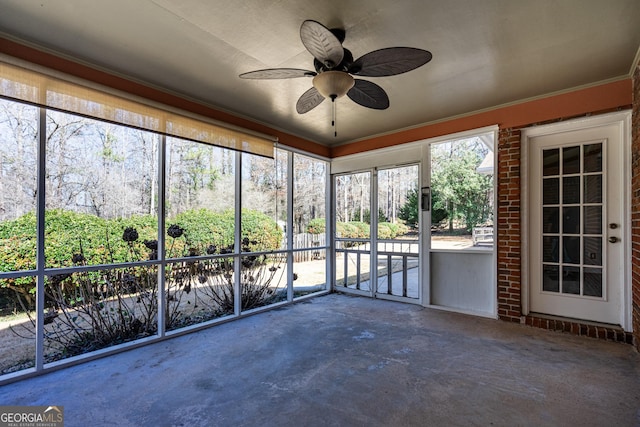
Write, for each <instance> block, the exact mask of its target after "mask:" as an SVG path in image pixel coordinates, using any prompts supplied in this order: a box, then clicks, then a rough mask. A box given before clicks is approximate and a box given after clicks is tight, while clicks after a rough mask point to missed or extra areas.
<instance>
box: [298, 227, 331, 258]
mask: <svg viewBox="0 0 640 427" xmlns="http://www.w3.org/2000/svg"><path fill="white" fill-rule="evenodd" d="M324 246H326V236H325V235H324V234H309V233H300V234H294V235H293V247H294V248H295V249H302V248H309V249H310V250H308V251H296V252H294V253H293V262H305V261H315V260H319V259H325V258H326V257H327V250H326V249H320V248H323V247H324Z"/></svg>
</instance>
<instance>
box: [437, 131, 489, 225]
mask: <svg viewBox="0 0 640 427" xmlns="http://www.w3.org/2000/svg"><path fill="white" fill-rule="evenodd" d="M486 153H487V148H486V147H485V146H484V144H482V143H481V142H479V141H476V140H475V139H474V140H465V141H456V142H449V143H445V144H441V145H439V146H436V147H434V148H432V171H431V188H432V197H433V201H434V203H433V206H434V211H436V210H440V209H442V210H444V211H446V212H447V216H446V218H447V219H448V220H449V231H453V228H454V221H460V222H461V223H462V224H463V226H464V228H465V229H466V230H467V231H471V229H472V228H473V227H475V226H476V225H478V224H481V223H483V222H486V221H487V220H488V219H489V214H490V212H491V209H490V208H489V206H490V196H491V190H492V187H493V184H492V177H491V176H489V175H482V174H479V173H478V172H476V168H477V167H478V165H479V164H480V162H481V161H482V159H483V158H484V155H486Z"/></svg>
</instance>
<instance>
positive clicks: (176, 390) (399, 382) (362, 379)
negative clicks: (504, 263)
mask: <svg viewBox="0 0 640 427" xmlns="http://www.w3.org/2000/svg"><path fill="white" fill-rule="evenodd" d="M639 375H640V355H639V354H638V353H637V352H636V351H635V350H634V349H633V347H632V346H630V345H625V344H619V343H613V342H606V341H601V340H596V339H591V338H586V337H578V336H571V335H567V334H562V333H559V332H551V331H545V330H541V329H534V328H530V327H527V326H524V325H518V324H511V323H506V322H501V321H497V320H491V319H483V318H477V317H469V316H465V315H461V314H456V313H450V312H443V311H439V310H433V309H427V308H422V307H419V306H415V305H411V304H401V303H395V302H389V301H381V300H375V299H370V298H364V297H351V296H345V295H340V294H331V295H328V296H322V297H316V298H312V299H308V300H306V301H304V302H300V303H297V304H293V305H290V306H286V307H284V308H281V309H276V310H272V311H268V312H263V313H261V314H257V315H255V316H250V317H247V318H243V319H239V320H237V321H234V322H228V323H224V324H221V325H218V326H215V327H213V328H210V329H207V330H203V331H200V332H195V333H191V334H188V335H184V336H181V337H177V338H174V339H171V340H168V341H163V342H159V343H155V344H151V345H148V346H145V347H141V348H137V349H132V350H129V351H126V352H124V353H120V354H117V355H114V356H109V357H106V358H103V359H98V360H94V361H89V362H86V363H83V364H80V365H77V366H72V367H68V368H64V369H61V370H59V371H56V372H52V373H49V374H46V375H43V376H40V377H35V378H30V379H25V380H22V381H19V382H16V383H12V384H8V385H5V386H3V387H2V388H0V402H2V404H3V405H47V406H48V405H58V406H62V407H64V416H65V426H68V427H72V426H89V425H118V426H143V425H157V426H170V425H173V426H181V425H182V426H229V425H234V426H253V425H256V426H257V425H259V426H270V425H274V426H275V425H277V426H283V425H295V426H301V425H306V426H315V425H323V426H327V425H336V426H337V425H367V426H373V425H381V426H382V425H384V426H400V425H421V426H424V425H434V426H439V425H464V426H469V425H483V426H488V425H496V426H507V425H508V426H513V425H518V426H529V425H530V426H541V425H545V426H561V425H580V426H601V425H607V426H610V425H615V426H634V425H639V424H640V382H638V377H639Z"/></svg>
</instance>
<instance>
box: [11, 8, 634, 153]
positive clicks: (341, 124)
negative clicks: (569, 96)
mask: <svg viewBox="0 0 640 427" xmlns="http://www.w3.org/2000/svg"><path fill="white" fill-rule="evenodd" d="M0 10H1V13H0V33H2V35H4V36H5V37H8V38H11V39H14V40H17V41H24V42H27V43H30V44H32V45H36V46H40V47H42V48H45V49H48V50H50V51H54V52H58V53H60V54H63V55H65V56H71V57H73V58H77V59H79V60H81V61H83V62H85V63H89V64H94V65H95V66H97V67H100V68H102V69H106V70H109V71H112V72H116V73H118V74H120V75H124V76H128V77H130V78H132V79H135V80H137V81H141V82H145V83H148V84H151V85H153V86H156V87H160V88H164V89H166V90H169V91H170V92H173V93H177V94H181V95H183V96H186V97H188V98H191V99H195V100H199V101H201V102H203V103H205V104H207V105H210V106H213V107H217V108H219V109H222V110H225V111H228V112H231V113H235V114H237V115H240V116H243V117H247V118H250V119H253V120H255V121H258V122H261V123H265V124H267V125H269V126H271V127H274V128H277V129H280V130H282V131H285V132H288V133H291V134H294V135H298V136H300V137H303V138H306V139H309V140H312V141H315V142H318V143H321V144H325V145H333V144H341V143H348V142H350V141H355V140H358V139H362V138H367V137H370V136H373V135H378V134H382V133H389V132H393V131H395V130H399V129H403V128H406V127H411V126H418V125H421V124H425V123H429V122H433V121H438V120H443V119H446V118H448V117H453V116H458V115H462V114H466V113H470V112H472V111H477V110H480V109H486V108H492V107H495V106H498V105H501V104H505V103H511V102H518V101H520V100H524V99H527V98H532V97H538V96H544V95H547V94H551V93H554V92H558V91H563V90H568V89H572V88H576V87H579V86H583V85H590V84H597V83H599V82H605V81H607V80H612V79H620V78H626V77H628V76H629V73H630V70H631V67H632V64H633V61H634V58H635V57H636V53H637V51H638V47H639V46H640V25H638V22H640V1H638V0H615V1H605V0H537V1H530V0H482V1H471V0H448V1H446V2H443V1H440V0H403V1H400V2H389V1H388V0H366V1H339V0H336V1H320V2H319V1H309V0H276V1H257V0H253V1H252V0H236V1H212V0H181V1H179V2H176V1H173V0H136V1H131V0H109V1H104V0H65V1H64V2H54V1H32V0H28V1H25V0H0ZM306 19H313V20H316V21H318V22H321V23H322V24H324V25H325V26H327V27H328V28H334V27H339V28H343V29H345V30H346V39H345V41H344V46H345V47H346V48H348V49H350V50H351V51H352V52H353V55H354V58H358V57H360V56H362V55H363V54H365V53H368V52H370V51H372V50H376V49H381V48H385V47H392V46H408V47H416V48H421V49H426V50H429V51H430V52H432V53H433V60H432V61H431V62H429V63H428V64H426V65H425V66H422V67H420V68H418V69H416V70H413V71H410V72H408V73H405V74H402V75H397V76H390V77H375V78H364V79H367V80H371V81H373V82H375V83H376V84H378V85H380V86H381V87H382V88H384V89H385V91H386V92H387V94H388V95H389V99H390V107H389V109H387V110H372V109H368V108H364V107H362V106H360V105H357V104H355V103H354V102H352V101H351V100H350V99H348V98H346V97H344V98H340V99H338V100H337V101H336V109H337V125H338V128H337V130H338V136H337V137H334V134H333V130H332V128H331V114H332V112H331V102H330V101H329V100H325V101H324V102H323V103H322V104H320V105H319V106H318V107H316V108H315V109H313V110H311V111H310V112H308V113H306V114H304V115H299V114H297V113H296V106H295V105H296V101H297V100H298V98H299V97H300V95H301V94H302V93H304V92H305V91H306V90H307V89H308V88H310V87H311V79H310V78H299V79H288V80H244V79H240V78H239V77H238V75H239V74H241V73H245V72H248V71H254V70H257V69H263V68H281V67H287V68H302V69H309V70H313V69H314V68H313V58H312V56H311V54H309V53H308V52H307V51H306V49H305V48H304V46H303V44H302V42H301V40H300V33H299V31H300V25H301V24H302V22H303V21H304V20H306Z"/></svg>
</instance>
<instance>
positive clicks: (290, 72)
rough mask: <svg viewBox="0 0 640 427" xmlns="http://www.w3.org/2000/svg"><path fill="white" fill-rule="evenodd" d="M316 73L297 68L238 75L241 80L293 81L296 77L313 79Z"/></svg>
mask: <svg viewBox="0 0 640 427" xmlns="http://www.w3.org/2000/svg"><path fill="white" fill-rule="evenodd" d="M316 74H317V73H316V72H315V71H310V70H301V69H298V68H268V69H266V70H257V71H249V72H248V73H243V74H240V76H239V77H240V78H241V79H294V78H297V77H313V76H315V75H316Z"/></svg>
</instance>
